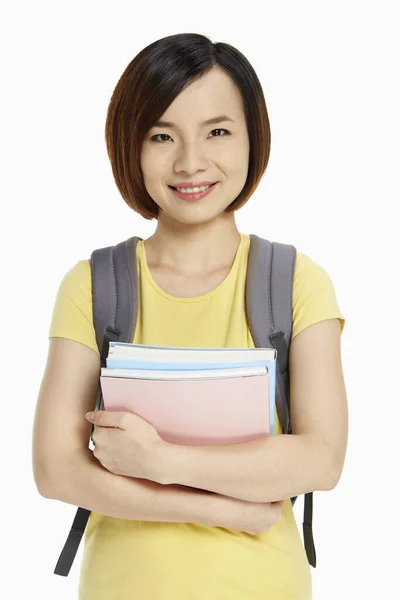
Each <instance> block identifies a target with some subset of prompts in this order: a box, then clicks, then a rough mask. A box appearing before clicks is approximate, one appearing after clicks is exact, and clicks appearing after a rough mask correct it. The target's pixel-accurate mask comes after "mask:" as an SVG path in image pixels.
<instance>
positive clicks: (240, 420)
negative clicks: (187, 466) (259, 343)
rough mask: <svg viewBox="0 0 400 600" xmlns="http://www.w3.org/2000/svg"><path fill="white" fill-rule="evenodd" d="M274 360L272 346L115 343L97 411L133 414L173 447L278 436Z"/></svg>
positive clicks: (103, 371) (104, 372)
mask: <svg viewBox="0 0 400 600" xmlns="http://www.w3.org/2000/svg"><path fill="white" fill-rule="evenodd" d="M276 359H277V352H276V350H275V349H273V348H179V347H174V346H146V345H142V344H128V343H124V342H110V346H109V352H108V357H107V360H106V365H107V366H106V367H102V368H101V374H100V387H101V394H100V397H99V399H98V405H97V408H98V409H101V410H115V411H127V412H132V413H135V414H136V415H138V416H140V417H142V418H143V419H145V420H146V421H148V422H149V423H151V424H152V425H153V426H154V427H155V428H156V429H157V431H158V433H159V435H160V437H161V438H163V439H164V440H165V441H167V442H169V443H175V444H186V445H190V444H193V445H216V444H234V443H241V442H246V441H250V440H253V439H256V438H260V437H265V436H267V435H273V434H274V414H275V380H276Z"/></svg>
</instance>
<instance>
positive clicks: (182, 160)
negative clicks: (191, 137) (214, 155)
mask: <svg viewBox="0 0 400 600" xmlns="http://www.w3.org/2000/svg"><path fill="white" fill-rule="evenodd" d="M208 166H209V158H208V157H207V153H206V147H205V145H204V144H202V143H200V142H199V141H197V142H189V143H185V144H184V145H182V146H181V148H180V149H179V150H177V155H176V157H175V171H176V172H177V173H179V172H182V171H183V172H185V173H188V174H192V173H196V172H197V171H203V170H206V169H207V168H208Z"/></svg>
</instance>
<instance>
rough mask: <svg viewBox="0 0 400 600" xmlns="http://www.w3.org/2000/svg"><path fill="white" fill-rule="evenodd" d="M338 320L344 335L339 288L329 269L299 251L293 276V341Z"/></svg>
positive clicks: (343, 319)
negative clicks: (305, 331)
mask: <svg viewBox="0 0 400 600" xmlns="http://www.w3.org/2000/svg"><path fill="white" fill-rule="evenodd" d="M331 318H338V319H339V320H340V323H341V329H342V331H343V328H344V324H345V318H344V316H343V314H342V313H341V311H340V309H339V305H338V301H337V297H336V291H335V287H334V284H333V281H332V278H331V277H330V275H329V273H328V271H327V269H326V268H325V267H324V266H323V265H321V264H320V263H319V262H317V261H315V260H314V259H312V258H311V257H310V256H309V255H307V254H305V253H304V252H299V251H297V253H296V261H295V268H294V276H293V329H292V338H294V337H295V336H296V335H297V334H298V333H299V332H300V331H302V330H303V329H305V328H306V327H308V326H309V325H313V324H314V323H317V322H318V321H323V320H324V319H331Z"/></svg>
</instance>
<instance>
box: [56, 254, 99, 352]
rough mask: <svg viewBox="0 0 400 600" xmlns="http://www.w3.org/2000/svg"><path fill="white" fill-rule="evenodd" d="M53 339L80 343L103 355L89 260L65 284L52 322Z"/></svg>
mask: <svg viewBox="0 0 400 600" xmlns="http://www.w3.org/2000/svg"><path fill="white" fill-rule="evenodd" d="M52 337H62V338H67V339H70V340H73V341H75V342H79V343H81V344H84V345H85V346H88V347H89V348H91V349H92V350H94V351H95V352H97V354H99V349H98V347H97V342H96V333H95V330H94V326H93V308H92V282H91V267H90V261H89V260H81V261H79V262H78V263H77V264H76V265H75V266H74V267H72V269H70V270H69V271H68V272H67V273H66V275H65V276H64V278H63V280H62V281H61V284H60V286H59V288H58V291H57V295H56V299H55V303H54V308H53V314H52V318H51V323H50V330H49V338H52Z"/></svg>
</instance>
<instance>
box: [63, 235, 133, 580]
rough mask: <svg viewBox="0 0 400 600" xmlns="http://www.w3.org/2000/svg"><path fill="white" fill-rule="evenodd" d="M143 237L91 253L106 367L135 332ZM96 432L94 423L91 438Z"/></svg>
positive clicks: (73, 537)
mask: <svg viewBox="0 0 400 600" xmlns="http://www.w3.org/2000/svg"><path fill="white" fill-rule="evenodd" d="M140 239H141V238H137V237H133V238H130V239H129V240H127V241H125V242H121V243H120V244H118V245H116V246H110V247H107V248H100V249H98V250H94V252H93V253H92V256H91V272H92V304H93V325H94V328H95V332H96V341H97V345H98V348H99V352H100V363H101V367H105V366H106V359H107V356H108V350H109V343H110V341H121V342H130V341H131V340H132V339H133V336H134V333H135V328H136V321H137V314H138V306H139V283H138V273H137V263H136V244H137V242H138V241H139V240H140ZM100 408H102V395H101V385H100V373H99V385H98V390H97V399H96V410H98V409H100ZM93 431H94V426H92V431H91V437H92V435H93ZM90 512H91V511H90V510H87V509H86V508H82V507H78V510H77V511H76V514H75V518H74V521H73V523H72V527H71V529H70V532H69V534H68V537H67V540H66V542H65V544H64V547H63V549H62V551H61V554H60V557H59V559H58V562H57V565H56V568H55V569H54V574H55V575H62V576H64V577H67V576H68V574H69V572H70V569H71V567H72V564H73V562H74V560H75V556H76V553H77V551H78V548H79V544H80V543H81V539H82V537H83V534H84V531H85V529H86V525H87V522H88V520H89V517H90Z"/></svg>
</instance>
